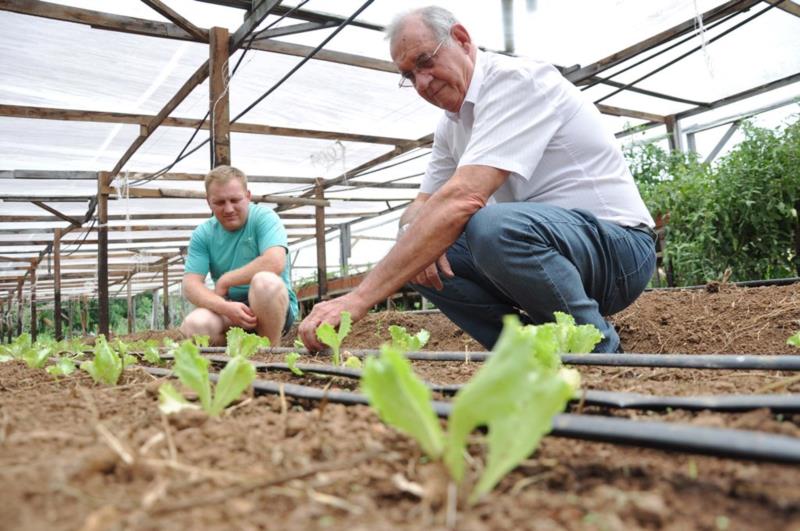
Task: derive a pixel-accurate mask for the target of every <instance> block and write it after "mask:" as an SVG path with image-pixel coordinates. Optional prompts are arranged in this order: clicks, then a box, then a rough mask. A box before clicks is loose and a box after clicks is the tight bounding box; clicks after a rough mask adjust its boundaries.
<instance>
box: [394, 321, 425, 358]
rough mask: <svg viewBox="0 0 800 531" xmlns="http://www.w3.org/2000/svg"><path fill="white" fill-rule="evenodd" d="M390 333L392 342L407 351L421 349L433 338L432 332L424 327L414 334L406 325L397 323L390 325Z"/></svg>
mask: <svg viewBox="0 0 800 531" xmlns="http://www.w3.org/2000/svg"><path fill="white" fill-rule="evenodd" d="M389 335H390V336H391V337H392V344H393V345H394V346H395V347H397V348H399V349H400V350H402V351H405V352H414V351H415V350H419V349H421V348H422V347H424V346H425V345H427V344H428V340H429V339H430V338H431V334H430V332H428V331H427V330H425V329H424V328H423V329H422V330H420V331H419V332H417V333H416V335H413V336H412V335H411V334H409V333H408V332H407V331H406V329H405V327H403V326H397V325H391V326H390V327H389Z"/></svg>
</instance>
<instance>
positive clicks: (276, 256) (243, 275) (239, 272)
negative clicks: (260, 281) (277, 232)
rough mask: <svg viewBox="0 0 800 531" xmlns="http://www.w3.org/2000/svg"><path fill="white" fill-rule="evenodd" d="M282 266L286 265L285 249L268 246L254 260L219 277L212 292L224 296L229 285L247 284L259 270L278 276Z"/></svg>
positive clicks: (281, 271)
mask: <svg viewBox="0 0 800 531" xmlns="http://www.w3.org/2000/svg"><path fill="white" fill-rule="evenodd" d="M284 267H286V249H284V248H283V247H280V246H276V247H270V248H268V249H267V250H265V251H264V252H263V253H261V256H259V257H258V258H256V259H255V260H252V261H250V262H249V263H247V264H245V265H243V266H242V267H240V268H238V269H232V270H231V271H228V272H227V273H225V274H224V275H222V276H221V277H219V279H218V280H217V283H216V284H215V286H214V292H215V293H217V294H218V295H221V296H225V294H227V293H228V290H229V289H230V288H231V287H233V286H241V285H244V284H249V283H250V281H251V280H252V279H253V276H254V275H255V274H256V273H258V272H260V271H270V272H272V273H275V274H276V275H278V276H280V275H281V274H282V273H283V268H284Z"/></svg>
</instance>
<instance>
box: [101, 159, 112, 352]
mask: <svg viewBox="0 0 800 531" xmlns="http://www.w3.org/2000/svg"><path fill="white" fill-rule="evenodd" d="M113 178H114V175H112V174H110V173H106V172H101V173H100V176H99V178H98V179H97V225H98V228H99V229H100V230H99V231H98V233H97V312H98V315H97V325H98V333H100V334H104V335H105V336H106V338H108V337H109V336H108V333H109V330H110V329H109V316H108V192H107V191H106V188H107V185H108V184H109V183H110V182H111V179H113Z"/></svg>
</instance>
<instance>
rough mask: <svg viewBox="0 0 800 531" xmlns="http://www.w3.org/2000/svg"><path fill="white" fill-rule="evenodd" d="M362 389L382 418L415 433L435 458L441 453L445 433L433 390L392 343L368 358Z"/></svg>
mask: <svg viewBox="0 0 800 531" xmlns="http://www.w3.org/2000/svg"><path fill="white" fill-rule="evenodd" d="M361 389H362V390H363V392H364V394H365V395H366V396H367V399H368V400H369V403H370V405H371V406H372V407H373V408H375V409H376V410H377V412H378V414H379V415H380V417H381V419H382V420H383V421H384V422H386V423H387V424H389V425H391V426H393V427H394V428H396V429H398V430H399V431H401V432H403V433H406V434H407V435H410V436H411V437H413V438H414V439H415V440H416V441H417V442H418V443H419V445H420V446H421V447H422V450H423V451H424V452H425V453H426V454H427V455H428V456H429V457H430V458H432V459H438V458H439V457H441V455H442V452H443V450H444V435H443V433H442V428H441V426H440V425H439V420H438V419H437V417H436V413H435V412H434V410H433V406H432V405H431V392H430V390H429V389H428V387H427V386H426V385H425V384H424V383H423V382H422V380H420V379H419V378H418V377H417V376H416V375H415V374H414V371H413V370H412V369H411V363H409V361H408V360H407V359H406V358H405V356H403V354H402V352H401V351H400V350H398V349H397V348H396V347H394V346H392V345H383V346H382V347H381V355H380V357H379V358H378V357H369V358H367V360H366V363H365V367H364V372H363V374H362V377H361Z"/></svg>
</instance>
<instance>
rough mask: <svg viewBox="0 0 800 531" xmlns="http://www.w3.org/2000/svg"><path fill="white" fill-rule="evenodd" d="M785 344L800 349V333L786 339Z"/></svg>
mask: <svg viewBox="0 0 800 531" xmlns="http://www.w3.org/2000/svg"><path fill="white" fill-rule="evenodd" d="M786 344H787V345H792V346H794V347H800V332H797V333H796V334H795V335H793V336H792V337H790V338H789V339H787V340H786Z"/></svg>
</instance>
